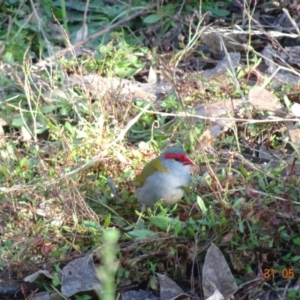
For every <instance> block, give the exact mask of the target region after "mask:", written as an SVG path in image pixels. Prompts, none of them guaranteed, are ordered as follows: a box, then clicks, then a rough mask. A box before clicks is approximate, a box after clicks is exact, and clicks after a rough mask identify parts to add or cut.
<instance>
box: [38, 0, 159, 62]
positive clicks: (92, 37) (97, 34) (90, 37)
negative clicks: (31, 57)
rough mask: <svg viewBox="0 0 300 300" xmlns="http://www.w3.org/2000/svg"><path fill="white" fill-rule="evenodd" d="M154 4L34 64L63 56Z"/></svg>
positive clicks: (151, 6) (142, 12)
mask: <svg viewBox="0 0 300 300" xmlns="http://www.w3.org/2000/svg"><path fill="white" fill-rule="evenodd" d="M156 5H157V4H152V5H149V6H148V7H147V8H145V9H142V10H139V11H137V12H136V13H134V14H133V15H131V16H128V17H126V18H125V19H123V20H120V21H118V22H117V23H115V24H113V25H111V26H109V27H107V28H105V29H103V30H100V31H99V32H96V33H94V34H92V35H91V36H89V37H88V38H86V39H84V40H82V41H80V42H78V43H76V44H75V45H72V46H69V47H67V48H66V49H63V50H61V51H58V52H57V53H56V54H54V55H52V56H50V57H48V58H46V59H44V60H42V61H40V62H38V63H37V64H36V66H38V67H42V66H44V65H45V64H46V63H48V62H49V61H52V60H55V59H57V58H59V57H61V56H63V55H64V54H66V53H67V52H68V51H71V50H72V49H75V48H77V47H79V46H81V45H83V44H85V43H87V42H89V41H91V40H93V39H96V38H98V37H100V36H102V35H103V34H105V33H107V32H109V31H111V30H112V29H114V28H116V27H119V26H120V25H122V24H124V23H126V22H128V21H130V20H132V19H134V18H136V17H138V16H141V15H143V14H144V13H146V12H148V11H149V10H150V9H152V8H154V7H155V6H156Z"/></svg>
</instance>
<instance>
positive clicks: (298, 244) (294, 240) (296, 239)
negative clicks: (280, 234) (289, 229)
mask: <svg viewBox="0 0 300 300" xmlns="http://www.w3.org/2000/svg"><path fill="white" fill-rule="evenodd" d="M293 243H294V244H296V245H297V246H300V237H297V238H295V239H293Z"/></svg>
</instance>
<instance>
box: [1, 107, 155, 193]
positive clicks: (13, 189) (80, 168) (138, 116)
mask: <svg viewBox="0 0 300 300" xmlns="http://www.w3.org/2000/svg"><path fill="white" fill-rule="evenodd" d="M149 106H150V103H149V104H147V105H146V106H145V108H143V109H142V110H141V111H140V112H139V114H138V115H136V116H135V117H134V118H133V119H132V120H130V121H129V122H128V124H127V125H126V127H125V128H124V129H123V131H122V132H121V133H120V134H119V135H118V136H117V138H116V139H115V140H114V141H112V142H111V143H109V144H108V145H107V146H106V147H105V149H103V150H102V151H101V152H100V153H99V154H97V155H95V156H94V157H93V158H92V159H91V160H90V161H88V162H87V163H85V164H84V165H82V166H81V167H79V168H77V169H75V170H73V171H71V172H69V173H65V174H63V175H61V176H60V177H59V178H57V179H54V180H48V181H45V182H43V186H49V185H53V184H56V183H57V182H58V181H59V180H61V179H64V178H66V177H70V176H71V175H73V174H75V173H78V172H80V171H82V170H84V169H87V168H88V167H90V166H91V165H93V164H94V163H95V162H97V161H98V160H99V159H100V158H102V157H103V155H105V154H106V152H107V151H108V150H109V149H110V148H111V147H113V146H115V145H116V144H117V143H118V142H120V141H121V140H122V139H123V138H124V137H125V135H126V133H127V132H128V131H129V129H130V128H131V127H132V126H133V125H134V124H135V123H136V122H137V121H138V120H139V118H140V117H141V116H142V115H143V113H145V112H146V111H147V110H148V108H149ZM38 186H40V185H38V184H36V185H33V184H31V185H14V186H12V187H10V188H6V187H0V192H3V193H9V192H13V191H16V190H20V189H31V188H36V187H38Z"/></svg>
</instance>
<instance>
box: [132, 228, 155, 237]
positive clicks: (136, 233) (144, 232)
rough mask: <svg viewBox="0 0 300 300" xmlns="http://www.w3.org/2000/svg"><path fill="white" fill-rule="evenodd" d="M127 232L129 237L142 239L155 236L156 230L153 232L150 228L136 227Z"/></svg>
mask: <svg viewBox="0 0 300 300" xmlns="http://www.w3.org/2000/svg"><path fill="white" fill-rule="evenodd" d="M128 234H129V235H130V236H131V237H133V238H137V239H144V238H147V237H156V236H157V233H156V232H153V231H152V230H149V229H136V230H132V231H129V232H128Z"/></svg>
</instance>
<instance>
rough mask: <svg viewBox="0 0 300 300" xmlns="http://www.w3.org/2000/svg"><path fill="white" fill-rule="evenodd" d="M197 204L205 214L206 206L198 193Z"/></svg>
mask: <svg viewBox="0 0 300 300" xmlns="http://www.w3.org/2000/svg"><path fill="white" fill-rule="evenodd" d="M197 204H198V206H199V208H200V210H201V211H202V213H203V214H205V215H206V213H207V208H206V206H205V203H204V202H203V199H202V198H201V197H200V196H199V195H198V196H197Z"/></svg>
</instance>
